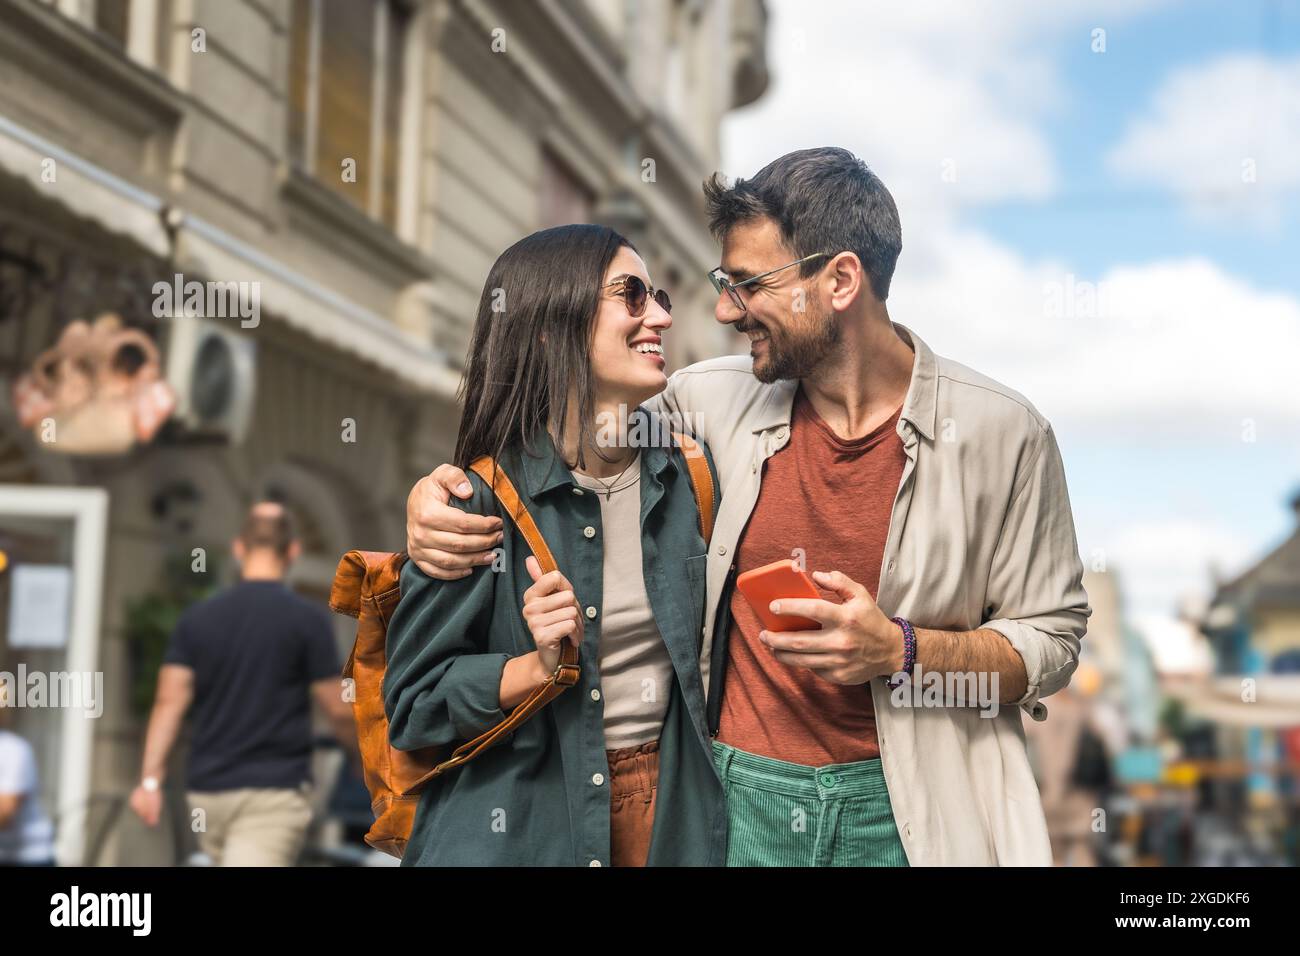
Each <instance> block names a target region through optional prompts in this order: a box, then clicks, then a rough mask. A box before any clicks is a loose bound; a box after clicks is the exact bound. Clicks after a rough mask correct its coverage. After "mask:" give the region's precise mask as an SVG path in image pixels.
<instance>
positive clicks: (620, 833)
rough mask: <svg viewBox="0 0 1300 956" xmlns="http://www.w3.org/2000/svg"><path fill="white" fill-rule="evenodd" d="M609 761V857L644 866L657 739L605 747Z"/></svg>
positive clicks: (621, 863) (651, 814) (618, 863)
mask: <svg viewBox="0 0 1300 956" xmlns="http://www.w3.org/2000/svg"><path fill="white" fill-rule="evenodd" d="M605 757H606V759H607V760H608V761H609V861H610V865H611V866H645V864H646V858H647V857H648V856H649V855H650V834H651V832H652V831H653V829H654V822H655V792H656V791H657V790H658V787H659V741H657V740H652V741H650V742H649V743H648V744H642V745H641V746H639V747H625V748H623V749H622V750H606V751H605Z"/></svg>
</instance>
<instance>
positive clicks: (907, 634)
mask: <svg viewBox="0 0 1300 956" xmlns="http://www.w3.org/2000/svg"><path fill="white" fill-rule="evenodd" d="M890 620H892V621H893V622H894V623H895V624H897V625H898V626H899V627H900V628H902V630H903V670H902V673H904V674H908V675H909V676H910V675H911V673H912V667H913V665H915V664H916V631H914V630H913V629H912V624H911V622H910V621H908V620H907V619H905V618H901V617H895V618H890ZM902 683H903V681H902V679H901V678H900V679H899V680H897V681H893V680H891V681H889V686H890V687H891V688H893V687H898V686H899V685H901V684H902Z"/></svg>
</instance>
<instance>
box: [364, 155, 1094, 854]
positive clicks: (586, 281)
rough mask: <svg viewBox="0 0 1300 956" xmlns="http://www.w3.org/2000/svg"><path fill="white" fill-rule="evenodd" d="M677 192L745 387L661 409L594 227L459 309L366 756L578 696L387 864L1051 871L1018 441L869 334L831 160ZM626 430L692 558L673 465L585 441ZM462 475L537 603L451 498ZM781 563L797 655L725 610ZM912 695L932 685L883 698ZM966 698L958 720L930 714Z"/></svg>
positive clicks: (709, 387) (1047, 461)
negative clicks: (744, 585) (711, 525)
mask: <svg viewBox="0 0 1300 956" xmlns="http://www.w3.org/2000/svg"><path fill="white" fill-rule="evenodd" d="M705 193H706V199H707V203H708V211H709V220H710V228H711V230H712V231H713V233H714V235H715V236H716V237H717V238H718V239H719V240H720V241H721V243H722V259H721V266H720V268H718V269H716V270H715V271H714V272H713V273H712V274H711V276H710V279H711V281H712V282H713V285H714V287H715V289H716V290H717V291H718V301H717V305H716V308H715V317H716V318H717V320H718V321H720V322H723V323H726V324H729V325H733V326H734V327H735V328H736V329H737V330H738V331H742V332H744V333H746V334H748V336H749V338H750V343H751V345H750V355H749V356H748V357H737V356H729V357H725V358H720V359H715V360H711V361H707V362H702V363H699V364H697V365H693V366H691V367H689V368H686V369H683V370H681V371H679V372H676V373H675V374H674V375H673V376H672V377H671V378H668V377H666V376H665V375H664V372H663V368H664V363H663V359H662V357H661V355H660V349H659V345H660V343H661V342H662V338H663V336H664V334H665V333H666V332H668V330H669V329H670V328H671V325H672V318H671V316H670V314H669V310H670V301H669V298H668V296H667V294H666V293H665V292H664V291H663V290H655V289H654V288H653V285H652V282H651V277H650V276H649V275H648V274H647V271H646V267H645V264H644V262H643V261H642V260H641V258H640V257H639V256H638V255H637V253H636V250H635V249H634V248H633V247H632V246H631V245H630V243H628V242H627V241H626V240H625V239H623V238H622V237H620V236H618V235H617V234H616V233H614V232H612V231H610V230H608V229H604V228H602V227H598V226H569V227H562V228H559V229H552V230H546V231H544V232H540V233H537V234H535V235H533V236H530V237H528V238H527V239H524V240H523V241H521V242H519V243H517V244H516V245H515V246H513V247H512V248H511V249H509V250H507V252H506V253H504V254H503V255H502V257H501V258H500V259H499V260H498V261H497V263H496V265H495V266H494V268H493V270H492V273H491V275H490V276H489V278H488V282H487V285H486V287H485V289H484V293H483V299H482V302H481V305H480V309H479V315H478V320H477V325H476V327H475V332H474V337H473V345H472V350H471V354H470V360H469V366H468V371H467V374H466V379H465V385H464V396H463V398H464V405H465V409H464V416H463V418H462V422H461V427H460V435H459V439H458V443H457V448H456V453H455V464H454V465H443V466H440V467H439V468H438V469H437V470H436V471H435V472H434V473H433V474H432V475H430V476H428V477H426V478H424V479H421V481H420V483H419V484H418V485H417V486H416V487H415V489H413V491H412V493H411V496H410V500H409V502H408V535H409V538H410V540H409V541H408V551H409V554H410V556H411V558H412V560H411V561H410V562H408V563H407V565H406V567H405V568H404V570H403V572H402V599H401V602H400V604H399V605H398V608H397V610H396V612H395V614H394V617H393V620H392V622H391V624H390V628H389V638H388V640H389V644H388V651H389V663H388V672H387V676H386V678H385V685H384V691H385V707H386V710H387V713H388V716H389V719H390V739H391V741H392V743H393V744H394V746H397V747H399V748H401V749H414V748H418V747H425V746H431V745H447V744H452V743H459V742H462V741H464V740H467V739H470V738H472V737H474V736H477V735H478V734H479V733H481V732H482V731H484V730H486V729H487V728H489V727H491V726H493V725H494V724H496V723H497V722H498V721H500V720H501V719H502V717H503V715H504V713H505V712H507V711H509V710H510V708H511V707H512V706H514V705H515V704H516V703H517V702H518V701H520V700H522V699H524V697H525V696H526V695H527V694H528V693H529V691H530V690H531V689H532V688H533V687H535V686H536V685H537V684H538V683H539V682H541V681H542V680H543V679H544V678H545V677H546V675H548V674H549V673H550V672H551V670H552V669H553V668H554V666H555V663H556V661H557V660H558V657H559V654H560V649H561V647H562V646H563V644H562V642H565V641H571V642H575V643H576V645H577V646H578V648H579V649H580V654H581V662H582V665H583V667H582V676H581V679H580V682H579V684H578V685H577V686H575V687H572V688H570V689H569V691H568V692H567V693H565V694H562V695H561V696H560V697H559V698H557V699H556V700H555V701H554V702H553V703H552V704H551V705H550V706H549V707H548V708H547V709H546V710H545V711H543V712H542V713H541V714H540V715H539V716H538V717H536V718H534V719H533V720H532V721H530V722H528V723H526V724H524V725H522V726H521V727H519V728H518V729H517V730H516V731H515V733H514V734H513V735H512V736H511V737H509V738H507V739H506V740H505V741H503V742H502V743H500V744H498V745H497V746H495V747H494V748H493V749H492V750H490V751H487V752H486V753H484V755H483V756H481V757H480V758H479V759H478V760H476V761H474V762H472V763H469V764H466V765H465V766H463V767H461V768H459V769H458V770H456V771H455V772H454V773H452V774H450V775H449V776H447V777H446V778H445V779H443V780H441V781H439V782H438V783H436V784H435V785H433V786H431V787H430V788H429V789H428V790H427V791H426V792H425V794H424V796H423V798H422V800H421V804H420V807H419V811H418V813H417V815H416V819H415V825H414V830H413V833H412V836H411V842H410V844H409V845H408V849H407V854H406V857H405V859H404V862H405V863H408V864H423V865H456V864H498V865H510V864H523V865H529V864H540V865H547V864H552V865H589V866H606V865H616V866H617V865H641V864H649V865H721V864H726V865H732V866H735V865H740V866H745V865H787V866H827V865H886V866H889V865H898V866H905V865H909V864H910V865H1008V864H1009V865H1050V863H1051V852H1050V847H1049V844H1048V837H1047V829H1046V825H1045V823H1044V819H1043V811H1042V806H1041V802H1040V799H1039V795H1038V789H1037V786H1036V784H1035V782H1034V778H1033V775H1032V773H1031V771H1030V767H1029V762H1028V759H1027V755H1026V751H1025V739H1024V730H1023V726H1022V723H1021V720H1022V717H1021V711H1022V710H1024V711H1026V712H1028V713H1029V714H1030V715H1031V716H1032V717H1033V718H1034V719H1036V720H1042V719H1044V718H1045V716H1046V708H1045V706H1044V705H1043V703H1042V702H1041V701H1040V698H1041V697H1046V696H1048V695H1049V694H1052V693H1055V692H1056V691H1058V690H1060V689H1061V688H1062V687H1064V686H1065V685H1066V684H1067V683H1068V681H1069V679H1070V675H1071V674H1072V673H1073V671H1074V668H1075V666H1076V664H1077V662H1078V656H1079V648H1080V641H1081V638H1082V637H1083V634H1084V631H1085V628H1086V623H1087V618H1088V615H1089V613H1090V609H1089V606H1088V600H1087V595H1086V594H1085V592H1084V590H1083V587H1082V574H1083V569H1082V565H1081V563H1080V561H1079V556H1078V549H1077V544H1076V539H1075V533H1074V525H1073V520H1072V517H1071V514H1070V505H1069V500H1068V496H1067V493H1066V486H1065V477H1064V470H1063V466H1062V462H1061V457H1060V453H1059V451H1058V450H1057V444H1056V440H1055V437H1054V435H1053V433H1052V429H1051V426H1050V424H1049V423H1048V422H1047V421H1046V420H1045V419H1044V418H1043V417H1042V416H1041V415H1040V414H1039V413H1038V412H1037V410H1036V409H1035V408H1034V407H1033V406H1032V405H1030V404H1029V402H1028V401H1027V400H1025V399H1024V398H1023V397H1022V396H1020V395H1019V394H1017V393H1015V392H1013V391H1011V390H1010V389H1008V388H1005V387H1004V386H1002V385H999V384H998V383H997V382H994V381H992V380H991V379H988V378H986V377H984V376H982V375H980V374H979V373H977V372H974V371H972V370H970V369H968V368H966V367H964V366H962V365H959V364H957V363H955V362H951V361H949V360H947V359H944V358H941V357H939V356H936V355H935V354H934V353H933V352H932V351H930V349H929V348H928V347H927V346H926V345H925V343H924V342H923V341H921V339H920V337H919V336H917V335H916V334H915V333H913V332H912V331H910V330H909V329H907V328H904V327H903V326H901V325H898V324H897V323H894V322H892V321H891V320H890V318H889V315H888V312H887V310H886V307H885V300H886V298H887V296H888V293H889V283H890V279H891V277H892V274H893V270H894V265H895V262H896V260H897V258H898V254H899V251H900V249H901V246H902V242H901V236H900V227H899V221H898V213H897V210H896V208H895V205H894V202H893V199H892V197H891V196H890V195H889V192H888V191H887V190H886V189H885V187H884V185H883V184H882V183H881V182H880V180H879V179H878V178H877V177H876V176H874V175H873V174H872V173H871V172H870V171H869V170H868V169H867V168H866V166H865V165H864V164H863V163H862V162H861V161H860V160H858V159H857V158H856V157H854V156H853V155H852V154H850V153H848V152H847V151H845V150H842V149H835V148H823V149H810V150H801V151H797V152H794V153H790V154H788V155H786V156H783V157H781V158H780V159H777V160H775V161H774V162H772V163H770V164H769V165H768V166H766V167H765V168H764V169H762V170H761V171H760V172H759V173H758V174H757V175H756V176H754V177H753V178H751V179H748V180H737V181H736V182H735V184H734V185H732V186H730V187H727V186H725V185H724V184H722V183H721V181H720V180H719V179H718V178H717V177H715V178H714V179H713V180H712V181H711V182H709V183H707V184H706V186H705ZM502 296H504V304H505V308H504V311H501V312H496V311H493V304H494V302H499V301H500V300H501V297H502ZM638 406H640V409H641V412H642V413H644V414H648V415H650V416H656V419H655V420H656V421H661V420H662V419H664V418H666V419H667V420H668V421H669V422H671V423H672V424H673V425H677V424H679V423H681V422H683V421H686V422H690V423H692V425H693V426H695V427H694V429H693V431H694V433H695V437H696V438H697V439H698V440H699V441H700V442H701V443H703V444H706V445H707V449H708V460H709V463H710V468H711V469H712V471H713V474H714V476H715V480H716V485H717V488H718V489H720V490H721V498H720V502H719V505H718V511H717V524H716V527H715V529H714V532H713V536H712V539H711V541H710V542H709V543H708V545H707V549H706V543H705V541H704V540H703V538H702V537H701V535H700V531H699V527H698V524H697V518H696V507H695V501H694V498H693V496H692V488H691V485H690V481H689V477H688V475H687V471H686V467H685V464H684V459H683V457H682V451H681V450H680V449H678V448H675V447H669V448H666V447H660V446H656V445H652V446H649V447H640V448H638V447H608V446H607V443H605V442H602V441H600V440H599V434H600V432H599V429H600V423H602V422H605V423H607V422H608V421H609V416H611V415H615V416H617V415H624V416H628V415H633V414H636V413H637V409H638ZM628 431H629V432H630V433H633V434H635V433H637V432H636V429H634V428H633V427H632V426H631V425H629V427H628ZM646 431H649V433H650V434H658V433H661V432H665V431H668V429H666V428H662V427H659V428H650V429H647V430H646ZM607 432H608V429H606V430H605V433H607ZM482 454H492V455H494V456H495V457H496V458H497V460H498V461H499V462H500V463H501V464H502V465H503V467H504V468H505V470H506V472H507V473H508V474H509V475H510V476H511V477H512V478H514V479H515V484H516V487H518V488H519V491H520V493H521V496H522V497H523V499H524V503H525V504H526V505H527V506H528V509H529V511H530V512H531V513H532V515H533V517H534V518H535V519H536V521H537V524H538V526H539V528H540V530H541V532H542V534H543V536H544V537H545V538H546V540H547V542H548V543H549V544H550V546H551V549H552V551H553V552H554V553H555V557H556V560H557V563H558V567H559V569H560V570H559V571H558V572H553V573H551V574H547V575H540V574H539V573H538V571H539V569H538V567H537V565H536V564H535V561H534V559H532V558H531V557H530V556H529V555H528V551H527V547H526V545H525V544H524V542H523V539H522V537H521V536H520V535H519V534H518V532H517V530H516V529H515V528H514V527H513V525H512V523H511V522H509V521H505V522H503V520H502V519H501V511H500V509H499V507H498V506H497V505H496V503H495V502H494V499H493V498H492V495H491V492H490V490H489V489H488V488H487V486H486V485H485V484H484V483H483V482H481V481H480V480H479V479H478V476H477V475H472V474H471V475H469V476H468V477H467V476H466V473H465V472H466V469H467V466H468V465H469V463H470V462H471V461H473V460H474V459H475V458H476V457H477V456H479V455H482ZM786 558H795V559H797V560H798V559H802V560H803V563H805V564H806V566H807V567H808V569H809V570H810V571H812V572H813V580H814V581H815V583H816V584H817V585H818V587H819V588H820V589H821V591H822V595H823V598H824V599H823V600H810V599H788V600H783V601H779V602H776V603H777V604H779V605H780V610H779V611H778V613H786V614H797V615H800V616H803V617H806V618H809V619H812V620H814V621H816V622H818V623H819V624H820V629H819V630H816V631H811V630H810V631H803V632H782V633H772V632H768V631H766V630H764V629H762V627H761V625H760V623H759V621H758V619H757V617H756V616H755V614H754V612H753V610H752V609H751V608H750V607H749V605H748V604H747V602H746V601H745V599H744V598H743V597H742V596H741V595H740V594H739V593H737V591H736V589H735V587H734V584H735V579H736V577H737V575H738V574H741V573H743V572H745V571H747V570H750V569H753V568H758V567H761V566H763V565H766V564H769V563H772V562H774V561H778V560H781V559H786ZM489 565H490V566H489ZM773 610H776V608H775V607H774V608H773ZM923 675H929V677H933V676H934V675H939V676H940V677H941V678H942V679H944V680H945V681H946V684H945V685H944V686H943V687H941V688H940V690H939V692H938V693H928V692H927V693H925V694H921V693H907V692H905V693H898V692H895V691H892V690H891V686H890V684H891V682H895V681H896V682H900V683H901V685H902V688H903V690H904V691H906V689H907V686H908V682H909V680H910V681H915V682H919V683H921V684H923V685H925V686H927V687H929V686H930V685H931V684H932V682H931V680H930V679H929V677H923ZM963 678H966V679H970V681H969V683H966V684H964V685H961V684H959V683H957V680H960V679H963ZM974 678H978V679H979V682H978V686H979V687H980V688H988V687H991V688H992V691H991V693H992V695H993V699H992V700H980V701H972V700H970V699H967V698H966V697H964V696H961V695H958V694H957V693H956V692H955V691H954V688H955V687H957V688H960V687H961V686H965V687H974V686H976V682H975V680H974ZM706 688H707V692H706ZM915 689H916V688H913V690H915ZM986 693H988V692H987V691H986ZM976 703H978V704H979V705H980V706H973V705H974V704H976ZM999 703H1000V704H1006V705H1010V706H1006V707H1003V708H1001V709H1000V710H998V709H997V705H998V704H999ZM989 704H992V705H993V706H992V708H990V707H989V706H988V705H989Z"/></svg>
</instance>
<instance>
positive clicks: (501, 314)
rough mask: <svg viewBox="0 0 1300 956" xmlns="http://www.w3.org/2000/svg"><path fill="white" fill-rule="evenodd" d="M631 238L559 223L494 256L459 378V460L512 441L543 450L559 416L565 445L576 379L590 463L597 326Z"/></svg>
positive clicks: (581, 443) (582, 440)
mask: <svg viewBox="0 0 1300 956" xmlns="http://www.w3.org/2000/svg"><path fill="white" fill-rule="evenodd" d="M623 246H627V247H628V248H630V249H633V250H634V251H635V247H634V246H633V245H632V243H630V242H628V241H627V239H625V238H623V236H621V235H619V234H618V233H617V232H615V231H614V230H613V229H610V228H608V227H607V226H595V225H574V226H556V227H555V228H553V229H543V230H541V231H540V232H535V233H533V234H532V235H531V236H528V237H526V238H524V239H521V240H519V241H518V242H516V243H515V244H514V245H513V246H511V247H510V248H509V249H507V250H506V251H505V252H503V253H501V256H500V257H499V258H498V259H497V261H496V262H495V263H493V265H492V271H491V272H489V273H488V279H487V282H486V283H485V284H484V286H483V295H482V296H481V297H480V299H479V304H478V317H477V318H476V319H475V320H474V335H473V338H472V340H471V342H470V350H469V360H468V362H467V363H466V365H465V377H464V378H463V379H462V380H461V384H460V395H459V399H460V402H461V406H462V408H463V412H462V414H461V419H460V433H459V435H458V436H457V438H456V454H455V463H456V465H457V466H458V467H460V468H463V469H466V470H468V469H469V466H470V463H471V462H473V461H474V460H475V459H477V458H479V457H480V456H482V455H491V456H492V457H493V458H496V459H498V460H499V459H500V457H501V453H502V452H503V451H504V450H505V448H506V447H507V446H509V445H511V444H518V446H519V447H520V448H522V449H523V450H524V451H526V452H528V453H530V454H537V451H536V449H537V442H538V441H539V440H541V441H545V440H546V429H547V425H548V423H549V422H551V421H554V422H556V425H557V429H558V430H559V431H560V432H561V434H560V436H559V441H558V442H557V444H559V446H560V451H561V453H563V450H564V445H563V440H564V439H565V438H566V437H567V436H565V435H564V434H563V430H564V428H565V427H566V425H567V421H568V411H569V388H570V386H571V385H572V386H576V397H577V402H578V421H579V423H580V424H579V428H580V432H579V435H578V461H577V462H576V465H577V466H578V467H582V466H584V465H585V464H586V463H585V462H584V461H583V448H584V447H588V446H590V447H593V448H594V447H595V442H594V440H593V436H594V434H595V429H594V423H593V417H594V414H595V411H594V409H595V380H594V377H593V375H592V371H591V339H592V333H593V330H594V329H595V323H596V311H597V309H598V308H599V307H600V296H601V285H602V283H603V282H604V281H605V271H606V270H607V269H608V268H609V264H610V262H612V261H613V259H614V256H616V255H617V254H618V250H619V249H620V248H622V247H623ZM597 454H600V453H599V451H597ZM602 457H603V456H602ZM574 464H575V463H573V462H570V463H569V465H570V466H571V467H572V466H573V465H574Z"/></svg>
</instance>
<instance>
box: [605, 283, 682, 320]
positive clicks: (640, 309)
mask: <svg viewBox="0 0 1300 956" xmlns="http://www.w3.org/2000/svg"><path fill="white" fill-rule="evenodd" d="M616 285H621V286H622V287H623V288H622V289H621V290H620V292H621V294H622V296H623V301H624V302H626V303H627V311H628V314H629V315H630V316H632V318H634V319H639V318H641V316H643V315H645V307H646V303H647V302H649V301H650V296H652V295H653V296H654V297H655V301H656V302H658V303H659V308H661V309H663V310H664V311H665V312H667V313H668V314H669V315H671V314H672V311H673V303H672V300H671V299H669V298H668V293H667V292H665V291H664V290H663V289H655V288H653V287H651V286H648V285H646V284H645V283H644V282H642V281H641V278H640V277H639V276H623V277H622V278H621V279H615V280H614V281H613V282H610V283H609V284H608V285H606V286H605V288H606V289H608V288H610V287H611V286H616Z"/></svg>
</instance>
